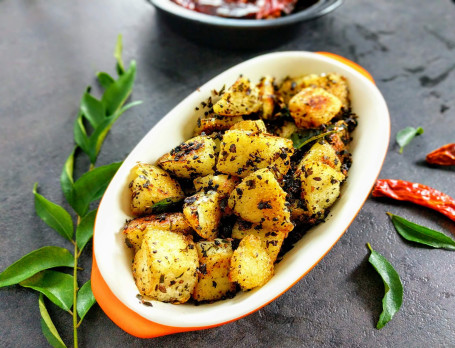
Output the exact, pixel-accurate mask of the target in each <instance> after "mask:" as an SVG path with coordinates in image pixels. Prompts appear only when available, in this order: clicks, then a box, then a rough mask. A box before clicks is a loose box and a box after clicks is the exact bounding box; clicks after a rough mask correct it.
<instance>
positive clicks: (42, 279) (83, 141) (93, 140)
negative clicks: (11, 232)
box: [0, 35, 140, 347]
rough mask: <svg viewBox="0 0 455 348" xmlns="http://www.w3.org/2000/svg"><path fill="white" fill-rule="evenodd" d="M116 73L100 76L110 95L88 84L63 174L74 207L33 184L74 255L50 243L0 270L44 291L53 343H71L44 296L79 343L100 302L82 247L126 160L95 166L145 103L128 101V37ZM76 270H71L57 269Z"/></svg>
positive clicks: (41, 210) (5, 279) (40, 207)
mask: <svg viewBox="0 0 455 348" xmlns="http://www.w3.org/2000/svg"><path fill="white" fill-rule="evenodd" d="M114 57H115V58H116V71H117V74H118V78H117V79H114V78H113V77H112V76H111V75H109V74H108V73H105V72H100V73H98V74H97V79H98V82H99V84H100V86H101V87H102V88H104V93H103V95H102V97H101V99H97V98H95V97H94V96H93V95H92V94H91V93H90V91H91V88H90V87H88V88H87V89H86V91H85V92H84V94H83V96H82V99H81V103H80V110H79V113H78V116H77V118H76V120H75V123H74V140H75V143H76V146H75V147H74V149H73V150H72V152H71V154H70V155H69V156H68V158H67V160H66V161H65V164H64V166H63V169H62V173H61V176H60V184H61V189H62V192H63V194H64V196H65V198H66V200H67V202H68V203H69V205H70V206H71V207H72V208H73V210H74V212H73V213H70V212H68V211H67V210H66V209H65V208H63V207H62V206H60V205H58V204H56V203H54V202H51V201H50V200H48V199H47V198H45V197H44V196H43V195H41V194H39V193H38V184H35V185H34V187H33V194H34V198H35V211H36V214H37V215H38V216H39V217H40V218H41V219H42V220H43V221H44V222H45V223H46V224H47V225H48V226H49V227H51V228H52V229H54V230H55V231H56V232H57V233H58V234H59V235H60V236H62V237H63V238H64V239H66V240H67V241H69V242H70V243H71V244H72V245H73V250H74V251H73V254H71V252H70V251H69V250H67V249H65V248H61V247H57V246H45V247H42V248H40V249H37V250H34V251H32V252H30V253H29V254H27V255H25V256H23V257H22V258H21V259H19V260H18V261H16V262H14V263H13V264H12V265H11V266H9V267H8V268H6V269H5V270H4V271H3V272H2V273H0V288H1V287H5V286H9V285H15V284H19V285H21V286H23V287H25V288H29V289H32V290H35V291H37V292H39V293H40V296H39V301H38V303H39V311H40V314H41V330H42V332H43V335H44V336H45V337H46V339H47V341H48V342H49V343H50V344H51V345H52V346H53V347H66V345H65V343H64V341H63V340H62V338H61V336H60V334H59V333H58V330H57V328H56V327H55V325H54V324H53V322H52V319H51V317H50V315H49V312H48V311H47V309H46V304H45V300H44V297H46V298H47V299H48V300H49V301H51V302H52V303H54V304H55V305H57V306H58V307H60V308H61V309H63V310H64V311H66V312H68V313H69V314H70V315H71V316H72V322H73V341H74V347H77V346H78V338H77V329H78V327H79V326H80V325H81V323H82V320H83V319H84V317H85V315H86V314H87V312H88V311H89V310H90V308H91V307H92V306H93V304H94V303H95V298H94V296H93V293H92V289H91V283H90V280H89V281H88V282H86V283H85V284H83V285H82V286H81V287H79V283H78V279H77V277H78V271H79V270H80V269H79V267H78V260H79V257H80V256H81V253H82V250H83V249H84V247H85V246H86V244H87V243H88V242H89V241H90V239H91V238H92V236H93V226H94V222H95V216H96V211H97V209H93V210H90V207H91V205H92V203H93V202H95V201H96V200H98V199H99V198H101V196H102V195H103V193H104V191H105V190H106V188H107V185H108V184H109V182H110V180H111V179H112V177H113V175H114V174H115V173H116V171H117V169H118V168H119V166H120V164H121V163H120V162H117V163H112V164H108V165H104V166H100V167H95V164H96V160H97V158H98V155H99V152H100V150H101V146H102V144H103V142H104V139H105V138H106V135H107V133H108V132H109V130H110V128H111V127H112V125H113V124H114V123H115V121H116V120H117V119H118V118H119V117H120V116H121V115H122V114H123V113H124V112H125V111H126V110H128V109H129V108H131V107H132V106H135V105H138V104H139V103H140V102H131V103H129V104H126V105H125V103H126V101H127V99H128V98H129V96H130V95H131V92H132V89H133V84H134V80H135V76H136V63H135V62H134V61H132V62H131V63H130V65H129V67H128V68H127V69H126V68H125V66H124V62H123V59H122V37H121V36H120V35H119V37H118V40H117V44H116V47H115V52H114ZM80 150H82V153H85V154H86V155H87V156H88V158H89V159H90V168H89V169H88V171H87V172H86V173H84V174H82V175H81V176H80V177H79V178H78V179H77V180H76V179H75V178H74V164H75V159H76V156H78V155H79V154H81V151H80ZM57 267H58V268H62V267H66V268H71V269H72V272H71V274H69V273H65V272H62V271H60V270H55V268H57Z"/></svg>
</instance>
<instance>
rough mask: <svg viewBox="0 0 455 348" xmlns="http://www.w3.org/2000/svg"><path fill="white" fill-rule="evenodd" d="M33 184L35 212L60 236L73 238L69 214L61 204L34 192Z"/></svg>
mask: <svg viewBox="0 0 455 348" xmlns="http://www.w3.org/2000/svg"><path fill="white" fill-rule="evenodd" d="M37 186H38V184H35V186H34V187H33V194H34V195H35V211H36V214H37V215H38V216H39V217H40V218H41V219H42V220H43V221H44V222H45V223H46V224H47V225H48V226H49V227H51V228H53V229H54V230H56V231H57V232H58V233H59V234H60V235H61V236H63V237H64V238H66V239H68V240H69V241H71V240H72V239H73V220H72V219H71V215H70V214H69V213H68V212H67V211H66V210H65V209H63V208H62V207H61V206H59V205H57V204H55V203H52V202H51V201H49V200H47V199H46V198H44V197H43V196H42V195H40V194H39V193H38V192H36V187H37Z"/></svg>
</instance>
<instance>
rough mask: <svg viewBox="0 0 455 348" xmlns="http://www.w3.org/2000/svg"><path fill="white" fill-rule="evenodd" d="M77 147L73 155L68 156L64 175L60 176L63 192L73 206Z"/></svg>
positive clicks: (63, 169)
mask: <svg viewBox="0 0 455 348" xmlns="http://www.w3.org/2000/svg"><path fill="white" fill-rule="evenodd" d="M76 150H77V146H76V147H74V149H73V151H72V152H71V154H70V155H69V156H68V158H67V160H66V161H65V164H64V165H63V168H62V173H61V174H60V186H61V187H62V192H63V194H64V195H65V198H66V200H67V201H68V203H70V204H71V202H72V201H73V184H74V179H73V171H74V155H75V154H76Z"/></svg>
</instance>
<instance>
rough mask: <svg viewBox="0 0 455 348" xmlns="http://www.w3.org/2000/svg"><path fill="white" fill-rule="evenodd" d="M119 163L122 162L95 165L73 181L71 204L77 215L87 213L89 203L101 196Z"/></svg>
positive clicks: (82, 215)
mask: <svg viewBox="0 0 455 348" xmlns="http://www.w3.org/2000/svg"><path fill="white" fill-rule="evenodd" d="M121 164H122V162H115V163H111V164H108V165H105V166H101V167H97V168H95V169H93V170H91V171H89V172H87V173H85V174H83V175H82V176H81V177H80V178H79V179H78V180H77V181H76V182H75V183H74V191H73V202H72V204H71V206H72V207H73V208H74V210H75V211H76V212H77V213H78V214H79V216H81V217H84V216H85V215H86V214H87V211H88V208H89V206H90V203H91V202H93V201H95V200H97V199H99V198H101V197H102V195H103V194H104V191H105V190H106V188H107V186H108V185H109V182H110V181H111V179H112V177H113V176H114V174H115V173H116V172H117V169H118V168H119V167H120V165H121Z"/></svg>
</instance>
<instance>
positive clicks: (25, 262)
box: [0, 246, 74, 288]
mask: <svg viewBox="0 0 455 348" xmlns="http://www.w3.org/2000/svg"><path fill="white" fill-rule="evenodd" d="M73 266H74V257H73V255H71V253H70V252H69V251H68V250H67V249H64V248H60V247H56V246H45V247H42V248H40V249H37V250H33V251H32V252H31V253H28V254H27V255H25V256H23V257H22V258H21V259H19V260H17V261H16V262H14V263H13V264H12V265H11V266H9V267H8V268H7V269H5V270H4V271H3V272H2V273H0V288H1V287H4V286H8V285H13V284H17V283H19V282H21V281H23V280H25V279H27V278H30V277H31V276H32V275H34V274H36V273H38V272H40V271H43V270H45V269H49V268H54V267H73Z"/></svg>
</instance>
